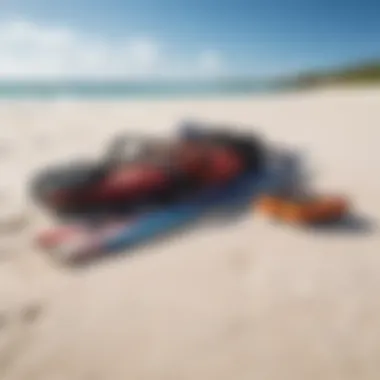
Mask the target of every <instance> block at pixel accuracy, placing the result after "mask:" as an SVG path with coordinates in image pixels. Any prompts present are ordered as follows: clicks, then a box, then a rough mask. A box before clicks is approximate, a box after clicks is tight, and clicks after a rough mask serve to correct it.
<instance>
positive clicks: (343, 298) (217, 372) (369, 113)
mask: <svg viewBox="0 0 380 380" xmlns="http://www.w3.org/2000/svg"><path fill="white" fill-rule="evenodd" d="M186 118H194V119H199V120H203V121H212V122H222V123H231V124H233V125H235V124H236V125H237V126H238V128H241V129H244V130H253V131H257V132H259V133H261V134H263V135H264V136H265V138H267V139H268V140H269V141H270V142H271V143H273V144H277V145H279V146H282V145H284V146H286V147H288V148H289V149H292V150H294V151H299V152H301V153H302V154H304V155H305V159H306V160H307V162H308V163H309V164H310V166H311V167H312V168H313V170H314V172H315V177H314V184H315V187H316V188H317V189H319V190H321V191H331V192H334V193H335V192H337V193H339V192H342V193H343V194H347V196H349V197H350V199H351V200H352V207H353V212H354V214H355V217H354V219H353V220H351V222H350V223H347V225H344V226H340V227H339V228H338V227H336V228H330V229H327V228H326V229H319V230H314V231H312V230H302V229H300V228H295V227H292V226H286V225H281V224H276V223H272V222H270V221H268V220H266V219H265V218H263V217H262V216H260V215H257V214H256V213H255V211H254V209H253V208H252V210H251V211H249V212H247V214H246V215H243V216H242V217H241V218H238V219H237V220H234V221H231V223H220V225H217V224H215V225H210V226H208V228H207V229H201V228H194V229H189V230H188V231H186V232H184V233H182V234H180V235H178V236H173V237H171V238H168V239H165V240H164V241H160V242H157V243H155V244H150V245H147V246H144V247H143V248H139V249H136V250H135V251H134V252H133V253H134V254H133V255H131V254H125V255H120V256H118V257H117V258H116V257H115V258H110V259H108V260H102V261H100V262H98V263H95V264H94V265H91V266H89V267H83V268H77V269H72V268H70V267H64V266H60V265H59V264H58V263H55V262H54V261H52V260H50V259H49V258H48V257H47V255H46V254H45V253H44V252H42V251H40V250H39V249H38V248H37V247H36V246H35V244H34V242H33V236H34V234H35V232H36V231H37V230H38V229H40V228H41V227H42V226H44V225H46V224H48V223H50V221H49V220H48V218H46V216H45V215H43V213H42V212H41V210H39V209H38V208H37V207H35V206H34V205H32V204H30V203H29V202H28V201H27V184H28V178H30V176H32V175H33V173H34V172H35V170H37V169H38V168H41V167H43V165H44V164H45V163H54V162H59V161H60V160H66V159H74V158H76V157H81V156H93V155H94V156H96V155H98V154H101V152H102V149H103V148H104V146H105V144H106V143H107V142H108V141H109V139H110V138H112V137H113V136H114V135H115V134H116V133H119V132H141V131H144V132H146V133H149V134H156V135H160V134H170V133H172V132H173V131H174V130H175V129H174V128H175V126H176V125H177V124H178V122H179V121H181V120H183V119H186ZM379 142H380V88H378V87H371V88H352V89H333V88H331V89H323V90H318V91H310V92H299V93H291V94H290V93H289V94H277V95H257V96H252V97H241V98H234V99H233V98H231V99H207V100H206V99H203V100H202V99H198V100H161V101H159V100H157V101H153V100H152V101H148V100H146V101H142V100H141V101H121V100H120V101H112V102H111V101H110V102H106V101H101V102H100V101H84V100H81V101H79V100H73V101H69V100H57V101H40V102H38V101H34V102H32V101H10V100H9V101H5V100H3V101H1V102H0V173H1V178H0V378H1V380H64V379H65V380H66V379H70V380H111V379H112V380H119V379H120V380H122V379H123V380H125V379H128V380H135V379H136V380H137V379H139V380H140V379H141V380H142V379H144V380H150V379H152V380H153V379H154V380H158V379H162V380H169V379H172V380H187V379H196V380H214V379H215V380H224V379H226V380H227V379H228V380H233V379H234V380H252V379H258V380H264V379H265V380H298V379H299V380H306V379H307V380H314V379H323V380H330V379H331V380H338V379H342V380H343V379H344V380H350V379H360V380H369V379H374V380H375V379H376V380H377V379H378V378H379V373H380V297H379V295H378V293H377V292H378V291H379V289H380V233H379V230H378V221H379V218H380V176H379V174H380V172H379V160H380V149H379ZM10 219H12V220H10ZM10 222H12V223H13V224H10Z"/></svg>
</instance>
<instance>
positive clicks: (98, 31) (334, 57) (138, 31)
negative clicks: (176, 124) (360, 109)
mask: <svg viewBox="0 0 380 380" xmlns="http://www.w3.org/2000/svg"><path fill="white" fill-rule="evenodd" d="M0 4H1V5H0V15H1V16H0V28H1V26H2V25H3V31H4V30H5V32H3V35H6V36H7V35H10V36H11V38H9V41H6V43H5V42H4V41H3V45H6V46H7V49H8V50H7V51H6V54H5V55H4V54H1V53H2V51H1V50H0V75H1V74H3V75H4V73H5V72H6V71H7V70H11V71H12V70H13V72H12V73H13V75H15V76H18V75H22V74H23V70H24V71H25V70H26V71H28V68H27V67H26V66H29V67H32V66H33V64H36V63H37V62H42V63H43V64H42V67H40V68H36V70H35V71H33V70H32V71H33V72H29V73H27V74H28V75H29V76H30V75H36V76H39V75H44V72H43V70H44V69H45V70H46V71H47V72H49V73H50V75H61V74H62V73H63V74H65V75H66V74H67V75H69V74H70V73H71V74H73V73H74V72H75V68H74V67H73V66H75V65H76V64H77V63H75V62H77V61H78V62H79V63H78V65H79V66H81V68H80V70H79V69H78V70H76V74H77V75H82V74H85V73H86V72H92V73H96V74H98V75H101V74H102V73H104V72H115V75H129V76H134V75H142V76H143V75H153V76H154V75H170V74H173V73H176V74H178V75H245V74H250V75H259V76H260V75H268V74H280V73H288V72H293V71H298V70H309V69H313V68H319V67H326V66H338V65H340V64H345V63H351V62H356V61H361V60H367V59H372V58H377V57H379V58H380V1H372V0H362V1H350V0H347V1H341V0H331V1H327V0H319V1H317V0H309V1H308V0H303V1H297V0H293V1H292V0H267V1H264V0H245V1H243V0H235V1H233V0H219V1H217V0H203V1H201V0H177V1H175V0H139V1H137V0H132V1H128V0H65V1H58V0H3V2H1V3H0ZM12 23H13V24H15V23H19V25H20V23H24V29H23V30H24V32H23V33H24V34H25V35H31V34H33V33H34V32H35V33H34V35H35V36H36V37H35V39H38V38H40V39H43V37H42V36H43V35H49V34H50V35H54V33H56V32H58V31H60V33H61V34H62V33H63V32H64V33H66V34H67V35H69V34H70V41H71V42H70V44H71V45H70V48H69V42H67V41H66V42H62V38H61V40H59V39H58V40H59V41H58V40H57V41H58V42H59V43H61V44H63V45H62V49H61V52H60V53H59V54H58V53H54V54H56V55H55V56H53V53H49V51H48V48H47V47H46V46H45V50H43V48H42V47H41V43H40V42H38V43H37V42H36V41H34V42H33V41H32V42H31V41H29V42H28V43H29V45H28V46H27V49H26V50H28V51H29V54H30V56H29V58H27V57H26V56H25V54H24V53H23V54H21V53H20V51H19V50H17V49H16V48H14V46H16V45H17V43H18V45H19V49H21V48H22V47H23V46H25V45H27V44H28V43H25V41H24V42H22V43H21V42H20V37H17V38H18V39H17V38H15V34H17V33H18V34H17V35H18V36H19V35H20V34H22V33H21V32H14V29H15V28H13V29H12ZM20 28H21V27H19V29H20ZM16 29H17V28H16ZM21 29H22V28H21ZM10 30H11V32H10ZM12 30H13V31H12ZM33 31H34V32H33ZM0 33H1V30H0ZM7 33H8V34H7ZM12 33H13V35H12ZM56 34H57V33H56ZM58 34H59V33H58ZM28 38H29V40H30V37H28ZM28 38H26V37H25V39H28ZM3 40H4V37H3ZM15 40H17V41H16V42H17V43H16V42H14V41H15ZM12 41H13V42H12ZM12 43H14V45H12V46H13V47H12V48H10V45H11V44H12ZM33 44H34V45H33ZM51 44H52V45H56V46H58V45H59V44H58V43H57V44H56V43H55V42H54V41H53V40H52V41H51ZM74 45H75V48H74ZM1 46H2V45H1V41H0V49H1ZM36 46H37V47H36ZM89 46H90V47H91V48H89ZM33 49H34V50H33ZM65 49H66V50H65ZM86 49H87V50H86ZM16 50H17V54H15V51H16ZM50 50H52V49H50ZM53 50H54V49H53ZM10 51H12V53H9V52H10ZM24 51H25V49H24ZM62 51H65V54H63V53H62ZM121 51H122V53H120V52H121ZM85 53H86V54H85ZM11 54H13V56H11ZM70 54H76V56H75V57H76V58H75V59H73V61H70V58H69V55H70ZM81 54H82V55H83V54H85V58H86V59H87V61H89V62H90V63H91V65H92V66H91V67H92V71H91V70H86V65H84V64H83V62H85V61H86V59H85V58H83V56H82V55H81ZM15 55H16V56H18V57H20V56H22V57H23V59H24V62H25V64H24V65H23V64H22V63H20V62H15V59H16V58H17V57H16V58H15V57H14V56H15ZM2 56H3V57H6V62H5V63H3V65H2V64H1V57H2ZM19 59H21V58H19ZM43 59H45V61H42V60H43ZM28 60H30V62H29V65H26V63H27V62H28ZM48 61H49V62H50V66H49V64H47V63H46V62H48ZM106 61H107V63H105V62H106ZM111 61H113V62H111ZM116 61H117V62H118V63H119V65H118V66H117V65H115V63H116ZM124 63H125V64H124ZM52 65H53V66H54V65H55V66H54V67H53V66H52ZM16 66H17V67H16ZM58 66H59V67H58ZM69 66H71V67H70V70H69V71H70V73H68V67H69ZM79 66H78V67H79ZM116 66H117V67H116ZM64 67H66V69H65V68H64ZM127 67H128V69H127ZM29 71H30V69H29ZM12 73H11V74H12ZM71 74H70V75H71Z"/></svg>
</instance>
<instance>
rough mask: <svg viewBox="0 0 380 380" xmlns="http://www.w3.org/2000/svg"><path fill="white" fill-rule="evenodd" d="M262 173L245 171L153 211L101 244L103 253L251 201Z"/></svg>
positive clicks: (261, 179)
mask: <svg viewBox="0 0 380 380" xmlns="http://www.w3.org/2000/svg"><path fill="white" fill-rule="evenodd" d="M265 177H266V176H265V175H263V174H261V175H257V173H255V174H252V173H247V174H245V175H244V176H242V177H240V178H238V179H236V180H234V181H233V182H231V183H230V184H229V185H227V186H224V187H223V188H213V189H208V190H207V191H205V192H203V193H201V194H199V195H198V196H197V197H196V198H193V199H191V200H188V201H184V202H181V203H178V204H175V205H172V206H171V207H169V208H166V209H165V210H160V211H156V212H152V213H150V214H147V215H145V216H142V217H140V218H138V219H137V220H136V221H135V222H134V223H133V224H128V225H126V227H125V229H122V230H121V231H119V233H118V234H117V235H116V236H112V237H110V238H108V239H106V240H105V241H104V242H103V244H101V247H100V248H101V250H102V251H103V252H113V251H118V250H121V249H125V248H128V247H130V246H132V245H135V244H139V243H141V242H143V241H145V240H147V239H151V238H154V237H156V236H158V235H161V234H163V233H166V232H169V231H171V230H173V229H175V228H179V227H181V226H183V225H184V224H186V223H188V222H191V221H193V220H195V219H197V218H199V217H201V216H202V215H203V214H204V213H205V212H208V211H209V210H210V209H213V208H220V207H230V206H233V205H237V204H238V203H243V202H246V201H248V200H250V199H251V198H252V197H253V196H254V195H255V194H256V193H257V192H258V191H260V188H261V186H262V185H263V184H264V182H265Z"/></svg>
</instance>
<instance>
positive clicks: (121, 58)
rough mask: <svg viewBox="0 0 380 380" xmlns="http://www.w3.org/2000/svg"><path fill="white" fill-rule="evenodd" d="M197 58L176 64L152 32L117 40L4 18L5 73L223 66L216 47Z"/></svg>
mask: <svg viewBox="0 0 380 380" xmlns="http://www.w3.org/2000/svg"><path fill="white" fill-rule="evenodd" d="M194 62H195V64H194V65H192V67H195V69H193V72H190V71H189V70H187V71H186V70H184V68H181V67H175V65H173V64H171V63H170V57H167V56H164V55H163V50H162V47H161V44H160V43H159V42H157V41H155V40H154V39H151V38H149V37H144V38H143V37H132V38H121V39H118V40H117V41H113V40H107V39H102V38H100V37H96V36H92V35H85V34H83V33H79V32H76V31H74V30H70V29H65V28H58V27H51V26H44V25H39V24H35V23H32V22H28V21H24V20H13V21H8V22H2V23H0V79H4V78H7V79H15V78H17V79H28V78H30V79H36V78H37V79H40V78H42V79H49V78H52V79H64V78H71V79H72V78H102V79H103V78H112V77H113V78H119V77H121V78H136V77H139V78H141V77H148V76H151V77H152V76H171V75H172V73H178V72H183V73H184V75H183V76H194V75H195V76H197V75H205V74H207V75H214V74H215V73H219V72H220V71H221V66H222V65H221V58H220V56H219V54H218V53H217V52H214V51H207V52H204V53H202V54H200V56H199V57H198V60H197V59H196V58H195V59H194ZM197 62H198V65H197ZM196 68H198V69H196Z"/></svg>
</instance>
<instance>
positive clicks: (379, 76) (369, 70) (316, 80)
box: [279, 61, 380, 88]
mask: <svg viewBox="0 0 380 380" xmlns="http://www.w3.org/2000/svg"><path fill="white" fill-rule="evenodd" d="M279 82H280V83H281V84H283V85H284V86H286V87H287V86H290V87H296V88H309V87H315V86H322V85H333V84H371V83H375V82H376V83H380V61H375V62H370V63H366V64H359V65H355V66H350V67H346V68H341V69H334V70H323V71H319V72H310V73H303V74H299V75H296V76H293V77H291V78H282V79H280V80H279Z"/></svg>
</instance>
